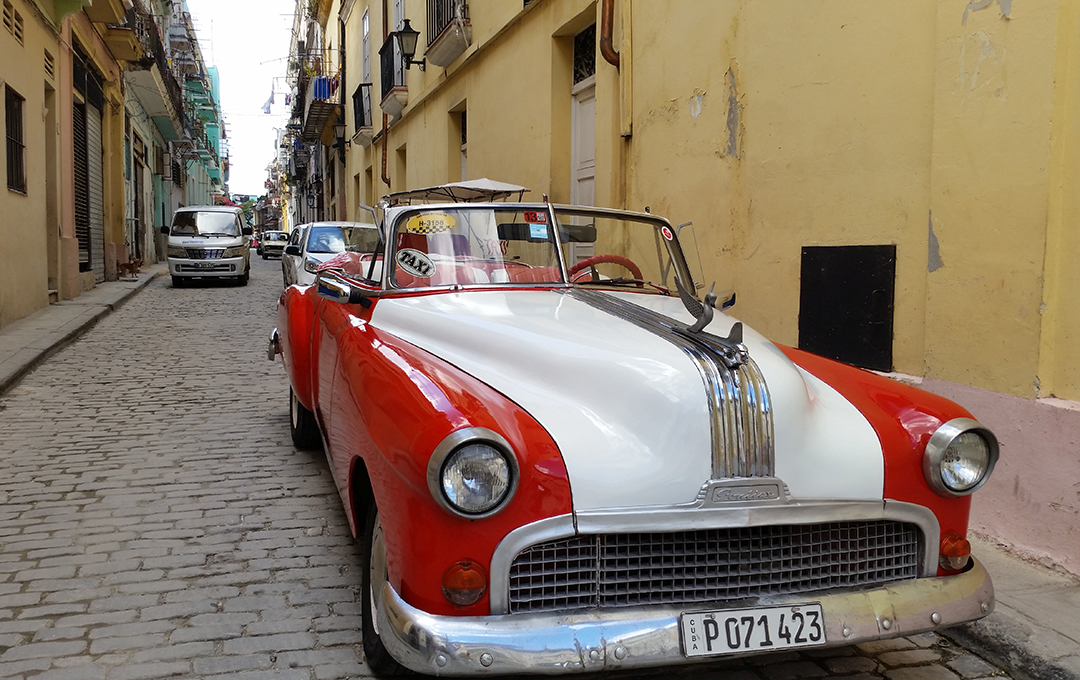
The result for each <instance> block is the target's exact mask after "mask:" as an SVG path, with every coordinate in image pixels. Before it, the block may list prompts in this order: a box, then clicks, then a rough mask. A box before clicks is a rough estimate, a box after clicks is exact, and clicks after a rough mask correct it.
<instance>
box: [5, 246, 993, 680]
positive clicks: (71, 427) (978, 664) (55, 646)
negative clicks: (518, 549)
mask: <svg viewBox="0 0 1080 680" xmlns="http://www.w3.org/2000/svg"><path fill="white" fill-rule="evenodd" d="M280 290H281V271H280V263H279V262H278V261H276V260H271V261H263V260H261V259H259V258H258V257H253V258H252V276H251V282H250V284H249V285H248V286H246V287H242V286H236V285H233V284H231V283H227V284H217V283H210V284H202V285H198V286H194V287H185V288H182V289H174V288H173V286H172V284H171V283H170V280H169V277H167V276H162V277H159V278H158V279H156V280H155V281H153V282H152V283H151V284H150V285H149V286H148V287H147V288H146V289H145V290H143V291H142V292H141V293H139V294H138V295H136V296H135V297H134V298H132V299H131V300H130V301H129V302H128V303H126V304H125V305H124V306H123V307H122V308H120V309H119V310H118V311H116V312H114V313H112V314H111V315H109V316H108V317H106V318H105V319H104V320H103V321H101V322H100V323H99V324H98V325H97V326H96V327H94V328H92V329H91V330H90V331H89V332H88V333H87V334H86V335H84V336H83V337H82V338H81V339H79V340H77V341H76V342H75V343H74V344H72V345H71V346H69V347H67V348H66V349H64V350H62V351H61V352H59V353H57V354H56V355H54V356H53V357H52V358H50V359H48V360H47V361H46V362H45V363H44V364H42V365H41V366H40V367H39V368H38V369H37V370H35V371H34V372H33V373H31V374H30V375H28V376H27V377H26V378H25V379H24V380H23V381H22V382H21V383H20V384H19V385H17V386H16V387H15V388H14V389H13V390H12V391H10V392H9V393H7V394H5V395H3V396H0V433H2V436H0V470H2V471H3V472H2V474H0V677H3V678H27V679H29V678H39V679H40V680H94V679H102V680H134V679H137V678H167V677H176V678H232V679H236V678H239V679H241V680H245V679H248V678H251V679H254V678H260V679H261V678H267V679H283V680H293V679H296V680H324V679H329V678H356V677H368V675H369V674H368V672H367V669H366V666H365V664H364V660H363V654H362V652H361V648H360V644H359V642H360V640H359V635H360V633H359V629H360V605H359V598H360V588H359V584H360V574H359V570H358V566H357V565H358V564H359V556H358V551H357V548H356V547H355V545H354V542H353V539H352V537H351V535H350V533H349V530H348V525H347V523H346V520H345V516H344V514H343V512H342V509H341V503H340V500H339V498H338V495H337V492H336V490H335V488H334V485H333V483H332V480H331V477H330V474H329V472H328V469H327V466H326V462H325V459H324V458H323V455H322V454H321V453H318V452H316V453H301V452H298V451H296V450H295V449H294V448H293V446H292V443H291V440H290V438H289V426H288V410H287V394H288V387H287V382H286V378H285V375H284V371H283V370H282V367H281V363H280V361H278V362H275V363H270V362H268V361H267V360H266V338H267V336H268V334H269V332H270V330H271V328H272V327H273V326H274V324H275V319H276V316H275V304H276V301H277V297H278V294H279V293H280ZM673 676H677V677H680V678H701V679H705V678H710V679H718V680H720V679H722V680H751V679H755V680H784V679H791V680H797V679H802V678H840V677H842V678H849V679H850V680H866V679H869V678H885V679H888V680H959V679H964V680H973V679H976V678H988V677H1008V676H1007V674H1006V673H1004V672H1002V671H1000V670H997V669H995V668H994V667H993V666H991V665H989V664H987V663H986V662H984V661H983V660H981V659H980V658H978V657H977V656H975V655H973V654H971V653H970V652H967V651H965V650H964V649H962V648H959V647H957V646H955V645H954V644H952V643H950V642H948V641H946V640H944V639H943V638H941V637H939V636H937V635H934V634H927V635H917V636H912V637H909V638H899V639H896V640H891V641H886V642H882V643H874V644H867V645H860V646H858V647H854V648H853V647H845V648H839V649H834V650H820V651H814V652H805V653H801V654H795V653H788V654H781V655H776V656H773V657H770V658H756V659H748V660H742V659H734V660H730V661H725V662H721V663H719V664H713V665H709V666H703V667H697V668H695V669H692V670H678V671H663V672H654V673H639V674H635V675H634V676H628V675H626V674H616V675H611V676H608V677H611V678H627V677H673Z"/></svg>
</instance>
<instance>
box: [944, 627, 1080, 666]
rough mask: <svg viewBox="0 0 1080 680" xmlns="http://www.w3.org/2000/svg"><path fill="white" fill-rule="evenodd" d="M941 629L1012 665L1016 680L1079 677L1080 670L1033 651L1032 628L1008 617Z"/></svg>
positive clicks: (957, 640)
mask: <svg viewBox="0 0 1080 680" xmlns="http://www.w3.org/2000/svg"><path fill="white" fill-rule="evenodd" d="M938 633H939V634H940V635H941V636H942V637H944V638H946V639H948V640H950V641H951V642H954V643H956V644H958V645H961V646H963V647H966V648H968V649H971V650H973V651H975V652H977V653H978V654H979V656H981V657H983V658H984V659H986V660H987V661H989V662H991V663H993V664H994V665H996V666H1001V667H1004V668H1007V669H1009V672H1010V674H1011V676H1012V678H1013V680H1080V673H1078V672H1076V671H1074V670H1071V669H1069V668H1066V667H1064V666H1062V665H1060V664H1058V663H1057V662H1056V660H1054V659H1050V658H1047V657H1044V656H1041V655H1039V654H1037V653H1034V652H1032V651H1031V649H1030V644H1029V643H1030V638H1031V630H1029V629H1026V626H1023V624H1021V623H1019V622H1017V621H1013V620H1011V619H1010V618H1007V617H1002V618H994V617H993V615H991V616H990V617H987V618H985V619H983V620H981V621H976V622H974V623H968V624H965V625H963V626H957V627H956V628H947V629H945V630H941V631H938Z"/></svg>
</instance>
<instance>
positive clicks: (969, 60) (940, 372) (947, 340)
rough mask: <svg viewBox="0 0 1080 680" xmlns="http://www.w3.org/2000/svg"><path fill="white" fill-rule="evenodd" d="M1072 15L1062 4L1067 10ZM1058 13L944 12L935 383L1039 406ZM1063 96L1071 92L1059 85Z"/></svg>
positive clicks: (932, 334)
mask: <svg viewBox="0 0 1080 680" xmlns="http://www.w3.org/2000/svg"><path fill="white" fill-rule="evenodd" d="M1067 4H1068V3H1062V5H1061V6H1062V7H1063V6H1065V5H1067ZM1060 11H1061V7H1059V5H1058V3H1055V2H1049V1H1044V2H1031V3H1018V4H1017V5H1015V6H1014V7H1013V8H1012V16H1011V19H1005V18H1004V17H1003V15H1002V14H1001V12H1000V11H999V10H998V7H997V6H993V8H992V10H991V11H985V10H984V11H978V12H971V13H969V15H968V16H967V19H966V22H964V23H961V22H962V16H963V8H962V7H954V6H952V5H949V4H946V3H943V4H942V5H940V7H939V12H938V18H937V27H938V39H937V49H936V51H935V58H936V64H937V70H936V76H937V78H936V85H935V93H934V94H935V101H934V103H935V110H934V127H933V130H934V154H933V157H932V162H931V198H930V207H931V210H932V211H933V216H934V232H935V233H936V234H937V237H938V241H939V243H940V246H941V261H942V263H943V266H942V267H941V268H940V269H938V270H937V271H935V272H932V273H931V274H930V276H929V277H928V285H927V295H926V326H927V343H926V374H927V375H928V376H932V377H935V378H940V379H943V380H949V381H953V382H959V383H963V384H968V385H975V386H978V387H983V388H986V389H990V390H994V391H997V392H1003V393H1007V394H1014V395H1018V396H1027V397H1034V396H1038V392H1037V388H1036V386H1037V382H1036V380H1037V368H1038V349H1039V335H1040V317H1039V311H1040V305H1041V304H1042V286H1043V263H1044V259H1045V249H1046V229H1047V208H1048V198H1049V194H1048V191H1049V162H1050V136H1051V134H1050V133H1051V122H1052V116H1051V114H1052V107H1053V102H1054V87H1055V84H1054V63H1055V50H1056V49H1057V39H1056V38H1057V19H1058V13H1059V12H1060ZM1062 85H1064V84H1062Z"/></svg>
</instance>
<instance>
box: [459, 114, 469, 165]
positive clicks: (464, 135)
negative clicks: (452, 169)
mask: <svg viewBox="0 0 1080 680" xmlns="http://www.w3.org/2000/svg"><path fill="white" fill-rule="evenodd" d="M467 179H469V119H468V111H462V112H461V181H462V182H464V181H465V180H467Z"/></svg>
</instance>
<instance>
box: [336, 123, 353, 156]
mask: <svg viewBox="0 0 1080 680" xmlns="http://www.w3.org/2000/svg"><path fill="white" fill-rule="evenodd" d="M334 140H335V141H334V146H335V147H336V148H337V150H338V159H339V160H341V162H342V163H344V162H345V147H346V146H347V145H348V144H349V142H348V140H346V139H345V121H344V120H343V119H341V118H338V122H336V123H334Z"/></svg>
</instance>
